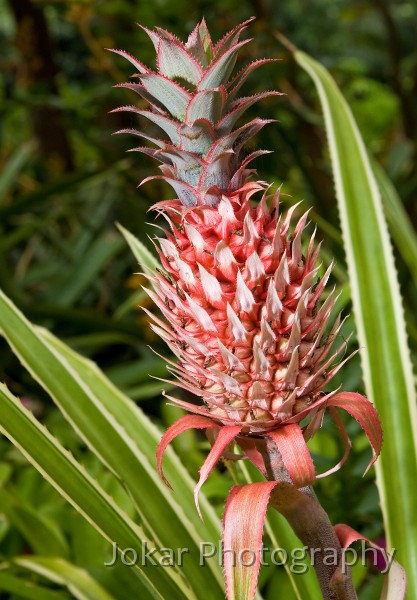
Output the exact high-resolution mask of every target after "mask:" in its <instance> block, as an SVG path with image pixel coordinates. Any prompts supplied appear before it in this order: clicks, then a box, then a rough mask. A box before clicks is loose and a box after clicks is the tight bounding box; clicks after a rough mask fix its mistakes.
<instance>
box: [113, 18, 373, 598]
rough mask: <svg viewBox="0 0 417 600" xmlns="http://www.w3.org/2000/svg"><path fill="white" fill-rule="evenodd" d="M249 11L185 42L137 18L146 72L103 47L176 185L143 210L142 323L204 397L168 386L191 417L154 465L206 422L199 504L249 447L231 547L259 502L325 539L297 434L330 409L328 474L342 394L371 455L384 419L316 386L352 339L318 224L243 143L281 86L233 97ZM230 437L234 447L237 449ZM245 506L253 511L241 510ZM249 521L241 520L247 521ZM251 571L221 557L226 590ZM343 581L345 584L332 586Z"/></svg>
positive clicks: (232, 510)
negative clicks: (150, 215)
mask: <svg viewBox="0 0 417 600" xmlns="http://www.w3.org/2000/svg"><path fill="white" fill-rule="evenodd" d="M249 22H250V20H249V21H246V22H245V23H242V24H240V25H239V26H237V27H236V28H235V29H233V30H232V31H230V32H229V33H227V34H226V35H225V36H224V37H223V38H222V39H221V40H220V41H219V42H218V43H217V44H213V42H212V40H211V37H210V34H209V31H208V29H207V27H206V24H205V21H204V20H202V21H201V22H200V23H199V24H198V25H197V26H196V27H195V29H194V30H193V31H192V33H191V34H190V36H189V38H188V40H187V42H186V43H183V42H181V41H180V40H179V39H178V38H177V37H176V36H174V35H173V34H172V33H169V32H168V31H166V30H164V29H161V28H159V27H157V28H156V29H155V31H153V30H149V29H147V28H145V27H142V29H143V30H144V31H145V32H146V33H147V34H148V36H149V37H150V39H151V41H152V43H153V45H154V47H155V51H156V65H157V68H156V70H152V69H151V68H149V67H147V66H145V65H144V64H143V63H142V62H141V61H139V60H138V59H136V58H135V57H133V56H131V55H130V54H128V53H127V52H125V51H121V50H112V51H113V52H115V53H116V54H119V55H121V56H123V57H124V58H126V59H128V60H129V61H130V62H131V64H132V65H133V66H134V68H135V69H136V71H137V72H136V73H135V74H134V75H133V78H134V79H133V80H132V81H131V82H129V83H123V84H120V85H121V87H124V88H128V89H130V90H132V91H134V92H136V93H137V94H138V95H139V96H140V97H141V98H142V99H143V100H145V101H146V102H147V103H148V105H149V108H147V109H143V108H138V107H137V106H135V105H133V106H123V107H121V108H117V109H116V111H129V112H133V113H135V114H137V115H138V116H139V117H141V118H143V119H147V120H148V121H150V122H152V124H153V125H156V126H157V127H158V128H159V129H160V130H161V134H160V137H151V136H150V135H148V132H147V130H146V132H145V131H139V130H135V129H123V130H121V131H120V132H118V133H129V134H132V135H135V136H139V137H140V138H142V139H144V140H145V141H146V142H149V143H150V144H151V145H144V146H139V147H137V148H134V150H136V151H138V152H141V153H144V154H146V155H149V156H151V157H153V158H154V159H156V160H157V161H159V162H160V163H161V165H160V170H161V174H160V175H152V176H150V177H148V178H147V179H146V180H145V182H146V181H148V182H149V181H152V180H154V179H158V178H159V179H163V180H164V181H166V182H167V183H168V184H170V186H171V187H172V188H173V190H174V194H175V197H174V198H173V199H170V200H161V201H160V202H158V203H157V204H156V205H155V206H154V207H152V208H153V209H154V210H155V211H157V213H160V214H161V215H162V216H163V217H164V219H165V221H166V223H167V226H166V227H165V229H163V234H162V235H161V237H157V238H156V239H155V244H156V246H157V252H158V254H159V258H160V261H161V268H158V269H157V270H155V271H153V272H148V273H147V276H148V279H149V281H150V284H151V287H152V289H151V290H149V295H150V297H151V298H152V300H153V301H154V303H155V305H156V306H157V307H158V308H159V310H160V313H162V317H160V316H157V315H156V314H153V313H151V312H149V311H148V313H149V315H150V317H151V320H152V328H153V329H154V331H155V332H156V333H157V334H158V335H159V336H160V337H161V338H162V339H163V340H164V341H165V342H166V343H167V345H168V346H169V348H170V349H171V350H172V352H173V354H174V355H175V357H176V359H177V360H170V359H167V362H168V363H169V366H168V368H169V370H170V371H171V373H173V374H174V375H175V377H176V378H177V380H178V385H179V386H180V387H182V388H184V389H185V390H187V391H188V392H191V393H192V394H194V395H195V396H196V397H197V398H199V399H200V400H199V401H198V402H195V403H194V402H188V401H185V400H182V399H178V398H172V397H170V401H171V402H173V403H175V404H176V405H178V406H180V407H182V408H184V409H185V410H186V411H187V413H188V414H186V415H185V416H183V417H182V418H180V419H179V420H178V421H177V422H176V423H175V424H174V425H172V426H171V427H170V428H169V429H168V431H167V432H166V433H165V434H164V436H163V438H162V440H161V443H160V446H159V448H158V452H157V459H158V467H159V469H160V472H161V475H162V476H163V472H162V458H163V454H164V451H165V449H166V447H167V445H168V444H169V443H170V441H171V440H172V439H173V438H174V437H175V436H176V435H178V434H179V433H181V432H183V431H185V430H186V429H189V428H199V429H204V430H206V431H207V433H208V437H209V440H210V442H211V444H212V449H211V451H210V453H209V455H208V457H207V459H206V461H205V463H204V465H203V466H202V468H201V470H200V479H199V482H198V484H197V486H196V489H195V496H196V504H197V508H198V492H199V489H200V487H201V485H202V484H203V483H204V481H205V480H206V478H207V477H208V475H209V473H210V472H211V470H212V469H213V468H214V466H215V465H216V463H217V461H218V460H219V459H220V458H221V457H222V456H223V457H224V456H226V457H229V458H235V459H241V458H243V457H245V458H247V459H249V460H251V461H252V462H253V463H254V464H255V466H256V467H257V468H258V469H259V470H260V471H261V472H262V473H263V474H264V475H265V478H266V479H267V481H265V482H263V483H257V484H248V485H246V486H238V487H236V488H234V489H233V490H232V492H231V495H230V497H229V500H228V503H227V506H226V511H225V518H224V542H225V543H226V540H227V541H228V542H229V543H230V544H231V545H232V546H233V547H238V545H239V544H242V543H243V542H244V543H246V544H249V546H250V547H252V546H253V547H254V548H255V549H256V550H257V551H258V550H259V547H260V543H261V534H262V526H263V518H264V515H265V510H266V505H267V503H268V501H269V500H271V503H272V504H273V505H274V506H275V507H276V508H278V510H280V512H282V514H284V516H286V517H287V519H288V520H289V522H290V523H291V524H292V526H293V528H294V529H295V531H296V532H297V534H298V535H299V536H300V537H301V539H302V540H303V535H304V534H303V531H302V525H301V523H305V515H306V512H308V513H310V515H312V516H310V517H309V518H310V521H309V523H310V525H309V527H310V529H314V527H316V529H317V531H316V534H315V537H314V536H313V538H311V537H310V538H309V539H307V538H305V539H304V540H303V541H305V542H306V544H307V545H310V546H311V545H312V544H313V543H316V544H318V543H324V541H323V540H322V539H321V538H320V535H321V534H320V532H319V531H318V529H319V527H318V525H317V523H318V521H320V519H321V521H320V522H321V524H322V525H323V518H322V512H324V511H322V509H321V507H320V505H319V504H318V502H317V500H316V499H315V496H314V493H313V492H312V491H311V489H310V488H309V487H308V488H306V486H310V484H312V483H313V481H314V479H315V477H316V475H315V469H314V465H313V462H312V459H311V457H310V454H309V451H308V449H307V446H306V442H307V441H308V440H309V439H310V438H311V436H312V435H314V433H315V432H316V431H317V429H318V428H319V427H320V426H321V423H322V420H323V415H324V412H325V411H326V409H327V408H329V409H330V411H331V414H332V415H333V417H334V419H335V421H336V424H337V426H338V427H339V429H340V432H341V435H342V438H343V440H344V441H345V443H346V448H347V450H346V452H345V456H344V457H343V459H342V461H341V462H340V463H339V465H337V466H336V467H335V469H331V470H330V472H332V471H334V470H336V469H337V468H339V467H340V466H341V464H342V463H343V461H344V460H345V459H346V457H347V453H348V449H349V440H348V438H347V435H346V432H345V431H344V428H343V424H342V421H341V420H340V418H339V416H338V412H337V407H339V408H343V409H345V410H346V411H347V412H349V413H350V414H351V415H352V416H353V417H354V418H355V419H356V420H357V421H358V422H359V423H360V425H361V426H362V427H363V428H364V430H365V431H366V433H367V435H368V437H369V439H370V442H371V444H372V446H373V449H374V452H375V454H374V458H373V460H372V461H371V462H373V461H374V460H375V459H376V458H377V456H378V454H379V452H380V448H381V442H382V432H381V428H380V424H379V420H378V416H377V414H376V411H375V409H374V408H373V406H372V405H371V403H370V402H368V401H367V399H366V398H364V397H363V396H360V395H359V394H357V393H353V392H339V393H338V392H337V390H334V391H331V392H325V391H324V389H325V387H326V386H327V384H328V383H329V382H330V381H331V379H332V378H333V376H334V375H335V373H336V372H337V371H338V370H339V369H340V368H341V366H342V365H343V363H344V361H342V362H339V363H338V359H339V358H340V356H341V355H342V354H343V353H344V352H345V349H346V342H343V343H341V344H339V347H336V349H335V350H333V346H334V342H335V340H336V339H338V333H339V331H340V327H341V319H340V316H339V317H337V318H336V320H335V322H334V325H333V326H332V327H329V322H330V317H331V314H332V309H333V308H334V304H335V302H336V297H335V292H334V290H332V291H330V292H329V293H327V291H326V293H325V287H326V284H327V281H328V278H329V276H330V271H331V267H330V268H329V269H328V270H327V271H326V273H325V274H324V276H323V277H322V278H321V279H319V278H318V273H319V268H320V266H319V245H316V244H315V241H314V233H313V235H312V236H311V237H310V240H309V241H308V243H305V242H304V236H305V229H306V226H307V219H308V213H304V214H303V215H302V216H301V218H299V219H298V220H297V221H296V222H293V221H294V213H295V207H293V208H291V209H290V210H289V211H288V212H287V213H286V214H282V213H281V210H280V205H279V196H280V193H279V190H278V191H273V190H272V187H271V186H270V185H268V184H267V183H266V182H264V181H260V180H258V179H256V171H255V170H254V168H253V166H252V163H253V161H254V160H255V159H256V158H257V157H259V156H260V155H262V154H264V153H265V152H266V151H265V150H258V151H256V152H252V153H250V154H248V153H247V151H246V144H247V143H248V141H249V140H251V139H252V138H253V136H255V135H256V134H257V133H258V132H259V131H260V130H261V129H262V128H263V127H264V126H265V125H267V124H269V123H271V120H265V119H260V118H255V119H253V120H251V121H250V122H247V123H244V124H241V118H242V117H243V115H244V113H245V111H246V110H247V109H248V108H249V107H251V106H253V105H254V104H255V103H256V102H258V101H259V100H262V99H264V98H267V97H270V96H278V95H280V93H279V92H276V91H266V92H263V93H258V94H255V95H251V96H241V95H240V94H241V88H242V85H243V84H244V83H245V82H246V80H247V78H248V77H249V76H250V75H251V73H253V72H254V71H255V70H256V69H258V68H259V67H261V66H262V65H264V64H266V63H268V62H271V59H262V60H256V61H254V62H252V63H250V64H249V65H247V66H246V67H244V68H243V69H242V70H240V71H238V72H237V74H233V72H234V68H235V63H236V60H237V57H238V52H239V50H240V48H241V47H242V46H244V45H245V44H247V43H248V42H249V41H250V40H247V39H246V40H240V36H241V34H242V32H243V31H244V30H245V28H246V26H247V25H248V23H249ZM303 244H304V246H303ZM303 247H304V248H306V249H305V251H304V252H303ZM324 293H325V296H326V298H325V300H324V301H323V295H324ZM345 360H347V358H346V359H345ZM233 443H236V444H237V445H238V446H239V447H240V449H241V453H240V454H237V453H236V452H234V451H233V447H232V444H233ZM306 489H308V490H310V491H309V492H308V493H307V495H306V492H305V490H306ZM289 490H290V491H289ZM300 490H301V491H300ZM303 494H304V495H303ZM301 496H302V498H303V502H304V501H306V502H307V505H305V506H304V504H303V502H301V504H303V508H302V510H303V511H304V515H301V516H300V515H298V517H297V518H296V519H295V521H296V522H294V516H291V515H292V513H294V512H295V513H296V512H297V510H296V509H295V508H294V507H295V506H296V505H297V506H298V505H300V498H301ZM306 498H307V500H306ZM312 498H313V500H312ZM311 502H313V504H311ZM297 503H298V504H297ZM255 508H256V510H255V512H257V517H256V518H257V519H258V520H255V521H253V522H251V521H250V519H251V513H253V512H254V509H255ZM320 511H322V512H320ZM245 513H247V515H246V517H245ZM245 518H247V519H249V520H248V521H247V522H244V519H245ZM253 518H255V517H253ZM256 518H255V519H256ZM236 519H237V520H238V523H239V525H238V526H237V525H236ZM242 519H243V521H242ZM316 521H317V523H316ZM326 526H327V527H328V531H329V532H330V530H331V532H333V533H329V536H330V538H331V539H330V538H329V539H327V538H326V539H327V543H332V544H334V545H335V547H337V549H338V551H341V545H340V541H339V539H338V537H337V536H336V535H335V533H334V530H333V528H332V527H331V525H330V523H329V524H328V525H326ZM322 528H323V527H322ZM239 531H240V534H239ZM243 532H244V533H245V535H247V536H249V537H247V538H245V539H244V540H243V538H240V537H239V535H243ZM332 535H333V537H332ZM317 536H318V537H317ZM307 537H308V536H307ZM339 537H342V535H341V534H339ZM329 540H330V541H329ZM258 554H259V552H258ZM258 568H259V556H257V560H256V562H255V564H254V566H253V567H252V568H251V569H249V571H250V575H249V576H248V575H247V573H248V568H246V575H245V574H244V569H243V570H242V568H241V569H239V565H238V566H236V565H234V564H232V563H231V562H230V561H227V560H225V574H226V583H227V594H228V598H229V599H231V598H239V599H243V598H252V597H253V596H254V594H255V590H256V580H257V570H258ZM317 574H318V577H319V582H320V585H321V588H322V591H323V597H325V598H339V597H344V598H345V597H346V598H354V597H356V595H355V592H354V590H353V586H352V584H351V580H350V576H349V574H341V573H340V572H338V570H337V566H334V567H333V568H332V569H330V570H329V568H327V570H326V569H323V568H322V569H321V571H320V569H317ZM337 586H339V587H340V589H342V588H343V590H344V592H343V593H344V594H345V596H342V595H338V593H339V592H337ZM335 590H336V591H335ZM340 593H341V592H340Z"/></svg>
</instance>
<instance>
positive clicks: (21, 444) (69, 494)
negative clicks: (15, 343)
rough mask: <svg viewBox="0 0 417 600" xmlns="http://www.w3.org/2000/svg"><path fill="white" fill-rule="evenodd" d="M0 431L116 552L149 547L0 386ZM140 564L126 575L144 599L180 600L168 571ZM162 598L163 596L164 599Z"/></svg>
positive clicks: (94, 483) (182, 597)
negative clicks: (142, 585) (144, 593)
mask: <svg viewBox="0 0 417 600" xmlns="http://www.w3.org/2000/svg"><path fill="white" fill-rule="evenodd" d="M0 404H1V410H0V431H1V433H3V434H4V435H5V436H7V437H8V438H9V440H10V441H11V442H12V443H13V444H14V445H15V446H16V447H17V448H18V449H19V450H20V451H21V452H22V454H23V455H24V456H25V457H26V458H27V459H28V461H29V462H30V463H31V464H32V465H33V466H34V467H35V468H36V469H37V470H38V471H39V472H40V473H41V474H42V475H43V476H44V477H45V479H46V480H47V481H48V482H49V483H50V484H51V485H52V486H53V487H54V488H55V489H56V490H57V491H58V492H59V493H60V494H61V495H62V496H63V497H64V498H65V499H66V500H67V501H68V502H69V503H70V504H71V505H72V506H73V507H74V508H75V509H76V510H77V511H78V512H79V513H80V514H82V515H83V516H84V517H85V518H86V519H87V520H88V521H89V522H90V523H91V525H93V527H95V528H96V529H97V530H98V531H99V532H100V533H101V535H103V537H104V538H106V539H107V540H108V541H109V542H115V543H117V544H118V547H119V548H135V549H137V551H138V553H140V551H141V548H142V541H143V540H146V541H147V542H148V544H149V548H153V547H154V546H153V544H152V543H151V542H150V541H149V540H148V538H147V536H146V535H145V532H144V531H143V529H141V528H140V527H139V526H137V525H136V524H135V523H134V522H133V521H132V520H131V519H130V517H129V516H128V515H127V514H126V513H124V512H123V511H122V510H121V509H120V508H119V507H118V506H117V505H116V504H115V503H114V502H113V500H112V499H111V498H110V496H108V494H106V492H104V491H103V490H102V488H101V487H100V486H99V484H98V483H97V481H96V480H95V479H93V477H91V476H90V475H89V474H88V473H87V471H86V470H85V469H84V468H83V467H82V466H81V465H80V464H79V463H78V462H77V461H76V460H75V459H74V457H73V456H72V455H71V454H70V453H69V452H68V451H66V450H65V448H63V447H62V446H61V445H60V443H59V442H58V441H57V440H56V439H55V438H54V437H53V436H52V435H51V434H50V433H49V432H48V431H47V429H46V428H45V427H43V425H41V424H40V423H39V422H38V421H37V420H36V419H35V417H34V416H33V415H32V413H30V412H29V411H28V410H27V409H26V408H24V406H23V405H22V403H21V402H20V400H19V399H18V398H16V397H15V396H13V394H11V393H10V391H9V390H8V389H7V388H6V386H4V385H3V384H0ZM140 564H141V561H139V562H138V563H137V564H135V565H134V566H133V567H132V568H131V569H130V572H131V573H133V574H135V575H137V576H138V577H139V578H140V579H141V581H143V582H144V583H145V586H146V589H147V591H148V593H149V595H150V598H155V599H158V600H164V598H167V597H174V598H177V599H178V600H185V598H187V595H186V593H185V592H184V593H182V592H181V591H180V588H179V585H178V584H179V583H180V581H179V578H177V576H176V573H175V572H174V571H173V570H172V569H145V568H144V567H142V570H141V567H140ZM167 594H168V596H167Z"/></svg>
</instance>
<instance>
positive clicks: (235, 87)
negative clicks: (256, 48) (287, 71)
mask: <svg viewBox="0 0 417 600" xmlns="http://www.w3.org/2000/svg"><path fill="white" fill-rule="evenodd" d="M278 60H280V59H279V58H261V59H259V60H255V61H254V62H252V63H249V64H248V65H246V67H244V68H243V69H242V70H241V71H239V73H237V75H235V77H233V79H232V80H231V81H230V82H229V83H228V84H227V87H228V89H229V90H230V91H229V93H228V97H229V100H231V99H232V98H233V97H234V96H236V94H237V92H238V91H239V90H240V88H241V87H242V85H243V83H244V82H245V81H246V79H247V78H248V77H249V75H250V74H251V73H253V72H254V71H256V69H258V68H259V67H262V65H266V64H268V63H272V62H277V61H278Z"/></svg>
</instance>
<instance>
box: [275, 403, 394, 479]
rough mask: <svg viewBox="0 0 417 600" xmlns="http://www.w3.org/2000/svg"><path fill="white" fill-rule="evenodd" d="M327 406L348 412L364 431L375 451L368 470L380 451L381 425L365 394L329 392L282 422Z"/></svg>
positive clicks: (302, 417) (299, 418)
mask: <svg viewBox="0 0 417 600" xmlns="http://www.w3.org/2000/svg"><path fill="white" fill-rule="evenodd" d="M329 406H336V407H337V408H342V409H343V410H345V411H346V412H348V413H349V414H350V415H351V416H352V417H353V418H354V419H355V420H356V421H357V422H358V423H359V425H360V426H361V427H362V429H363V430H364V432H365V433H366V435H367V437H368V440H369V441H370V443H371V446H372V448H373V449H374V452H375V456H374V457H373V458H372V460H371V462H370V463H369V465H368V467H367V469H366V471H368V469H369V468H370V467H371V466H372V465H373V464H374V462H375V461H376V459H377V458H378V456H379V454H380V452H381V447H382V427H381V422H380V420H379V416H378V413H377V411H376V410H375V408H374V405H373V404H372V403H371V402H370V401H369V400H368V399H367V398H365V396H362V395H361V394H357V393H356V392H339V393H338V394H335V393H334V392H331V393H330V394H327V395H326V396H323V398H321V400H318V401H317V402H315V403H314V404H312V405H311V406H309V407H308V408H306V409H305V410H303V411H301V412H300V413H298V414H297V415H296V416H294V417H290V418H289V419H287V420H286V421H285V422H283V424H289V423H294V422H300V421H302V419H304V417H306V416H308V414H309V413H310V412H311V411H312V410H314V409H318V408H322V409H326V408H327V407H329ZM366 471H365V473H366Z"/></svg>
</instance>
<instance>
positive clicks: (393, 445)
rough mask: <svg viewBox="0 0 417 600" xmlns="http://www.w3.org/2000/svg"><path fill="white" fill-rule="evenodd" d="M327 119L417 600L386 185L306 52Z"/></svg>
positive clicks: (412, 411) (411, 432) (388, 509)
mask: <svg viewBox="0 0 417 600" xmlns="http://www.w3.org/2000/svg"><path fill="white" fill-rule="evenodd" d="M295 58H296V60H297V62H298V63H299V65H300V66H301V67H302V68H303V69H305V70H306V71H307V73H308V74H309V75H310V76H311V78H312V79H313V81H314V83H315V85H316V87H317V90H318V93H319V97H320V100H321V103H322V108H323V112H324V117H325V124H326V130H327V135H328V141H329V146H330V154H331V159H332V166H333V175H334V180H335V186H336V195H337V199H338V204H339V210H340V215H341V224H342V233H343V238H344V244H345V251H346V255H347V262H348V268H349V277H350V282H351V289H352V301H353V308H354V313H355V319H356V324H357V328H358V335H359V342H360V346H361V359H362V367H363V372H364V381H365V386H366V391H367V394H368V396H369V398H370V399H371V400H372V401H373V402H374V404H375V406H376V408H377V409H378V411H379V413H380V416H381V420H382V424H383V427H384V447H383V451H382V454H381V458H380V459H379V461H378V462H377V463H376V472H377V483H378V487H379V491H380V496H381V502H382V509H383V513H384V521H385V527H386V533H387V538H388V539H387V543H388V547H389V548H391V547H395V548H396V549H397V557H398V560H399V562H401V564H402V565H403V566H404V567H405V569H406V572H407V576H408V590H409V594H410V597H417V523H416V521H415V518H414V516H413V515H414V514H415V505H416V502H417V494H416V491H415V481H416V478H417V436H416V431H417V410H416V397H415V389H414V379H413V370H412V365H411V360H410V353H409V350H408V346H407V336H406V330H405V323H404V313H403V306H402V300H401V296H400V291H399V285H398V279H397V274H396V270H395V264H394V257H393V252H392V246H391V241H390V238H389V234H388V229H387V225H386V222H385V219H384V215H383V208H382V203H381V199H380V195H379V191H378V186H377V183H376V180H375V177H374V175H373V172H372V169H371V165H370V162H369V158H368V156H367V152H366V149H365V146H364V143H363V141H362V139H361V136H360V133H359V131H358V128H357V126H356V123H355V121H354V118H353V116H352V114H351V112H350V109H349V107H348V106H347V104H346V102H345V100H344V99H343V97H342V95H341V94H340V92H339V90H338V88H337V86H336V85H335V83H334V82H333V80H332V78H331V77H330V75H329V74H328V73H327V71H326V70H325V69H324V68H323V67H322V66H321V65H320V64H318V63H317V62H316V61H314V60H313V59H311V58H310V57H309V56H307V55H306V54H304V53H303V52H299V51H296V52H295Z"/></svg>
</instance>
